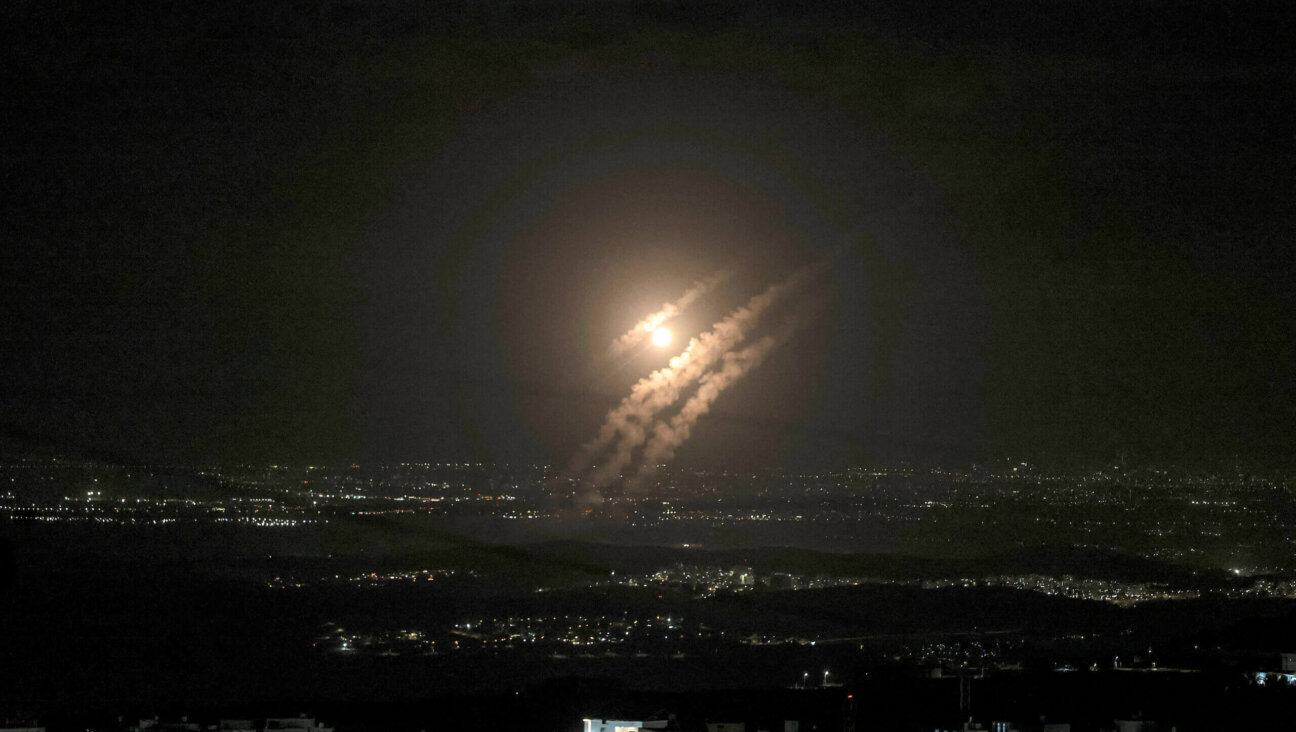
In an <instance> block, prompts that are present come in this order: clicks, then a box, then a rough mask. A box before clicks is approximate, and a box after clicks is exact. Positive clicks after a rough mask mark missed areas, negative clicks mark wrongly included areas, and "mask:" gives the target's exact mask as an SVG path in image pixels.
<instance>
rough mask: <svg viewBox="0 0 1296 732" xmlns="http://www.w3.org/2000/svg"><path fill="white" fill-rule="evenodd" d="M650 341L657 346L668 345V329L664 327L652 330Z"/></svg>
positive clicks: (669, 339)
mask: <svg viewBox="0 0 1296 732" xmlns="http://www.w3.org/2000/svg"><path fill="white" fill-rule="evenodd" d="M652 342H653V345H654V346H657V347H658V348H665V347H666V346H669V345H670V342H671V332H670V330H668V329H666V328H658V329H657V330H654V331H653V334H652Z"/></svg>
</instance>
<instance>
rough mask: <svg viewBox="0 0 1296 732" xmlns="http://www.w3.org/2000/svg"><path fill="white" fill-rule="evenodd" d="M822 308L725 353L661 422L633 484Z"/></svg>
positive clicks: (668, 455) (667, 457)
mask: <svg viewBox="0 0 1296 732" xmlns="http://www.w3.org/2000/svg"><path fill="white" fill-rule="evenodd" d="M821 309H822V303H819V304H817V305H816V306H815V307H813V308H812V309H810V310H807V312H804V313H802V314H801V315H800V316H799V317H789V318H787V320H785V321H784V323H783V325H782V326H781V327H780V328H779V329H778V330H777V331H776V332H774V333H772V334H770V335H767V336H764V337H762V338H760V339H758V340H756V341H755V342H753V343H752V344H751V345H748V346H746V347H744V348H743V349H742V350H739V351H730V352H729V353H726V354H724V357H723V358H722V359H721V362H720V367H719V368H718V369H716V370H714V371H711V372H708V373H707V374H705V375H703V376H702V378H701V379H700V380H699V382H698V389H697V391H696V392H695V393H694V394H693V396H691V397H689V399H688V400H687V401H685V402H684V405H683V406H682V407H680V411H679V412H678V413H676V414H675V416H674V417H671V418H670V419H669V420H661V421H659V422H657V425H656V427H654V428H653V430H652V434H651V436H650V437H649V438H648V441H647V444H646V445H645V446H644V449H643V459H642V461H641V464H640V468H639V472H638V474H636V475H635V477H634V478H632V479H631V480H630V485H631V486H632V487H634V486H638V485H639V484H640V483H642V481H643V479H644V478H645V477H647V476H648V475H650V474H651V473H652V472H653V471H654V470H656V468H657V466H658V465H659V464H661V463H665V462H668V461H670V460H671V459H672V458H674V457H675V451H676V450H677V449H679V447H680V446H681V445H683V444H684V442H685V441H687V440H688V438H689V436H690V435H691V434H692V432H693V426H694V425H695V424H697V421H698V419H699V418H701V417H702V415H704V414H706V413H707V412H709V411H710V410H711V405H712V404H714V403H715V400H716V399H718V398H719V397H720V393H721V392H723V391H724V390H725V389H727V388H729V387H730V386H732V385H733V384H734V382H736V381H738V380H739V379H741V378H742V377H744V376H746V375H747V374H749V373H751V372H752V370H754V369H755V368H756V367H757V366H760V365H761V362H762V361H764V360H765V357H766V356H768V355H769V354H770V352H771V351H773V350H774V349H775V348H776V347H778V346H780V345H782V344H783V343H784V342H786V341H787V340H788V339H790V338H791V337H792V336H793V335H795V334H796V332H797V331H798V330H800V328H801V325H802V324H804V323H805V322H807V320H809V319H810V318H811V317H812V315H813V314H817V313H818V312H819V311H820V310H821Z"/></svg>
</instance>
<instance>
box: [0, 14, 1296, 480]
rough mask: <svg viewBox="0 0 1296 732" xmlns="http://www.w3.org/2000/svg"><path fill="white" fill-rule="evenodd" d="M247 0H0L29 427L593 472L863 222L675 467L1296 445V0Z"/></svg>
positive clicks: (15, 379)
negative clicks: (609, 434)
mask: <svg viewBox="0 0 1296 732" xmlns="http://www.w3.org/2000/svg"><path fill="white" fill-rule="evenodd" d="M218 5H219V7H215V8H197V7H191V6H190V5H189V4H184V3H179V4H175V5H173V6H168V5H166V4H153V3H140V4H138V5H132V4H130V3H95V2H79V3H75V4H73V3H62V4H54V5H49V4H44V3H35V2H18V3H12V4H9V5H8V6H7V7H6V9H5V10H3V11H2V12H3V14H4V18H3V24H4V26H5V27H6V28H8V30H6V31H4V33H5V35H6V37H5V44H4V45H5V51H4V52H3V53H4V65H3V69H0V74H2V78H3V83H4V87H5V88H6V89H8V91H7V92H6V93H5V99H6V101H5V112H4V116H3V122H0V124H3V126H4V131H5V134H4V135H3V142H0V144H2V145H3V146H4V149H3V155H2V156H0V157H2V159H0V170H2V171H3V180H4V187H5V195H4V197H3V198H4V202H3V203H2V204H0V206H3V209H2V210H3V222H2V223H0V232H3V237H4V239H5V254H4V256H3V260H2V261H3V270H0V274H2V275H3V288H0V308H3V309H2V310H0V421H2V424H0V427H2V428H3V440H2V441H0V447H4V448H5V449H6V450H7V451H9V452H23V451H34V452H40V453H46V452H54V453H61V454H68V455H76V456H88V457H100V458H105V459H113V460H123V461H130V462H139V461H146V462H151V461H156V460H180V461H189V462H232V461H266V462H288V463H293V462H325V461H346V460H355V461H361V462H365V461H376V460H383V461H399V460H432V461H439V460H456V461H458V460H470V461H478V460H491V461H543V462H552V463H562V462H564V461H566V460H567V459H568V458H570V456H571V455H572V454H573V452H574V451H575V450H576V449H577V447H578V446H579V445H580V444H581V443H582V442H584V441H585V440H588V439H589V438H591V437H592V436H593V435H594V434H595V432H596V431H597V429H598V427H599V424H600V421H601V419H602V416H603V415H604V414H605V413H606V412H607V411H608V410H609V409H611V408H612V407H614V406H615V405H616V404H617V402H618V401H619V400H620V399H621V398H622V396H624V394H626V393H627V391H628V390H629V388H630V385H631V384H632V383H633V382H634V380H635V379H637V378H639V377H640V376H643V375H645V374H647V373H648V372H649V371H651V370H652V369H654V368H657V367H660V366H662V365H664V363H665V360H666V358H667V357H668V356H669V355H670V354H672V353H675V352H678V349H676V350H674V351H670V352H661V351H657V350H646V351H642V352H638V353H636V354H634V355H633V356H632V357H630V358H627V359H622V360H620V361H616V362H610V361H609V360H608V359H607V358H606V349H607V346H608V344H609V343H610V342H611V341H612V339H614V338H616V337H617V336H618V335H619V334H621V333H622V332H624V331H625V330H626V329H628V328H629V327H631V326H632V325H633V324H634V323H635V322H636V321H638V320H639V319H640V318H642V317H644V316H645V315H646V314H647V313H649V312H651V311H653V310H655V309H656V308H658V307H659V306H660V305H661V304H662V303H663V302H667V301H670V300H673V299H675V298H677V297H679V296H680V294H681V293H683V292H684V291H685V290H686V289H687V288H688V287H689V286H690V285H691V284H692V283H693V282H695V281H696V280H699V279H701V278H704V277H707V276H709V275H711V274H713V273H715V272H717V271H719V270H722V269H728V270H730V271H732V273H733V274H732V276H731V277H730V278H729V279H728V280H726V281H725V282H724V283H723V284H722V285H720V286H719V287H717V288H716V290H715V291H713V292H712V293H710V294H709V295H707V296H706V297H705V298H703V299H702V300H701V301H699V302H698V303H697V304H696V305H695V306H694V307H693V308H691V309H690V310H689V311H688V312H686V313H685V314H684V316H683V317H681V318H680V319H679V320H677V321H676V322H675V323H674V324H673V327H674V328H675V329H676V331H677V332H678V334H679V335H682V336H688V335H696V334H698V333H701V332H702V331H705V330H707V329H708V327H709V326H710V325H711V324H712V323H714V322H716V321H718V320H720V319H721V318H723V317H725V315H726V314H728V313H729V312H731V311H732V309H733V308H735V307H737V306H739V305H741V304H743V303H744V302H746V301H747V300H748V298H749V297H751V296H752V295H755V294H756V293H758V292H760V291H761V290H763V289H764V288H765V287H767V286H769V285H771V284H774V283H775V282H778V281H781V280H783V279H784V278H785V277H787V276H788V275H789V274H791V273H792V272H794V271H796V270H797V269H798V268H800V267H802V266H804V265H806V264H807V263H810V262H813V261H816V260H817V259H818V258H821V257H823V256H824V255H825V254H826V253H827V252H829V251H831V250H833V249H834V248H836V247H841V246H845V247H847V249H846V252H845V253H844V254H842V255H840V256H839V257H838V258H837V259H836V260H835V261H834V263H833V265H832V267H831V269H830V271H829V273H828V274H827V275H826V276H824V277H822V278H821V279H820V280H818V281H816V283H815V284H814V285H813V287H812V288H811V289H812V290H813V293H812V294H813V295H814V296H815V297H816V298H822V299H823V300H824V301H825V302H826V306H825V307H824V308H823V309H822V310H820V311H819V312H818V314H817V315H816V317H815V318H814V319H813V322H809V323H807V324H805V325H804V327H802V328H801V329H800V330H799V331H798V332H797V333H796V334H795V336H793V337H792V338H791V339H790V340H788V341H787V342H786V343H783V344H782V345H780V346H779V347H778V348H777V349H776V350H775V351H774V352H773V353H772V354H771V355H770V356H769V358H768V360H766V361H765V362H764V363H763V364H762V365H761V366H760V367H759V368H758V369H756V370H754V371H753V372H752V373H751V374H750V375H749V376H748V377H747V378H745V379H743V380H742V381H740V382H738V383H737V384H735V385H734V386H733V387H731V388H730V389H728V390H727V391H725V392H724V394H723V395H722V396H721V397H720V398H719V399H718V400H717V401H716V403H715V405H714V409H713V410H712V412H711V413H710V414H709V415H708V416H707V417H704V418H703V420H702V421H701V422H700V423H699V426H698V427H697V429H696V430H695V431H694V435H693V439H692V440H691V441H690V442H688V443H687V445H686V446H685V447H684V449H682V450H681V451H680V453H679V457H678V460H679V462H680V463H682V464H695V465H704V466H712V467H724V466H738V467H744V468H746V467H754V466H759V467H769V468H777V467H786V468H790V469H802V468H807V467H839V466H842V465H851V464H862V463H870V462H892V461H896V460H910V461H917V462H937V463H944V464H964V463H967V462H970V461H977V460H999V459H1004V458H1007V457H1010V456H1011V457H1014V458H1020V459H1028V460H1038V461H1044V462H1051V463H1053V464H1059V465H1073V464H1084V465H1088V464H1100V463H1101V462H1103V461H1112V460H1126V461H1128V462H1131V463H1136V462H1167V463H1190V464H1204V465H1232V464H1235V463H1243V464H1247V465H1255V466H1288V465H1291V463H1292V458H1293V452H1292V447H1291V446H1292V445H1293V444H1296V394H1293V379H1294V377H1293V374H1296V342H1294V338H1296V332H1294V331H1296V294H1293V293H1296V254H1294V253H1293V251H1292V244H1293V242H1296V236H1294V235H1296V206H1294V205H1293V202H1294V201H1296V133H1294V132H1293V130H1296V127H1293V124H1292V120H1294V119H1296V101H1293V100H1296V94H1293V90H1296V76H1294V75H1293V71H1292V69H1294V68H1296V63H1293V62H1294V61H1296V59H1294V58H1293V53H1292V52H1291V51H1290V50H1289V49H1288V43H1287V41H1288V40H1289V39H1290V38H1291V37H1296V33H1293V32H1292V31H1293V30H1294V29H1293V28H1292V25H1291V23H1290V22H1289V21H1288V19H1287V17H1286V15H1285V14H1284V13H1283V12H1282V10H1281V8H1282V5H1281V4H1278V3H1275V4H1272V5H1267V4H1257V3H1229V2H1224V3H1215V4H1207V3H1188V2H1183V3H1173V2H1164V3H1163V2H1138V3H1127V2H1107V3H1101V2H1100V3H1070V2H1015V1H1014V0H1006V1H1004V2H985V3H964V2H957V3H955V2H917V3H912V2H899V1H897V2H881V3H872V4H868V6H867V7H866V8H863V9H858V8H854V5H855V4H853V3H852V4H842V5H841V6H840V7H839V6H838V5H837V4H833V3H822V4H817V5H816V4H814V3H811V4H808V5H806V4H798V7H797V10H796V11H795V12H794V11H793V10H792V9H791V8H784V7H783V6H782V5H780V4H779V3H754V4H748V3H738V2H734V3H727V2H711V3H700V4H696V5H694V4H689V3H668V2H660V3H658V2H643V3H632V4H608V5H592V4H575V5H570V6H565V7H553V6H550V5H548V4H545V5H532V4H528V3H517V4H510V3H503V2H499V3H494V2H489V0H483V2H480V3H465V4H460V5H455V4H438V3H433V4H427V5H424V4H419V3H415V2H413V1H412V0H405V1H395V0H393V1H391V2H376V3H350V2H316V3H311V2H296V3H288V2H270V3H240V2H230V3H219V4H218ZM808 296H809V295H808V294H803V295H802V296H799V297H800V299H805V298H806V297H808ZM793 300H797V298H793ZM796 304H797V303H796V302H790V303H788V304H787V306H788V307H794V306H795V305H796ZM775 322H776V321H775V320H773V319H771V320H770V321H769V324H770V325H773V324H774V323H775ZM761 332H764V331H761Z"/></svg>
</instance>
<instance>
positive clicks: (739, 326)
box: [566, 256, 835, 487]
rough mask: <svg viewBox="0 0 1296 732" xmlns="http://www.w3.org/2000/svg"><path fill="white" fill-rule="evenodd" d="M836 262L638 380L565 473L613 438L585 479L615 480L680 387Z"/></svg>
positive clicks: (797, 279)
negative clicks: (605, 456) (770, 310)
mask: <svg viewBox="0 0 1296 732" xmlns="http://www.w3.org/2000/svg"><path fill="white" fill-rule="evenodd" d="M834 258H835V257H834V256H830V257H826V258H824V259H821V260H819V261H817V262H815V263H813V264H810V265H807V266H805V267H802V268H801V269H799V270H797V271H796V272H793V273H792V274H791V275H790V276H789V277H788V278H787V279H785V280H783V281H782V282H779V283H777V284H774V285H771V286H770V287H768V288H766V290H765V291H764V292H761V293H760V294H758V295H755V296H754V297H752V298H751V299H750V300H748V301H747V304H746V305H744V306H742V307H739V308H738V309H737V310H735V311H733V312H732V313H730V314H729V315H728V316H727V317H726V318H725V319H724V320H721V321H720V322H718V323H716V324H715V325H713V326H712V329H711V331H710V332H708V333H704V334H702V335H701V336H698V337H697V338H694V339H693V340H691V341H689V344H688V347H687V348H685V349H684V352H683V353H681V354H680V355H678V356H675V357H674V358H672V359H671V360H670V363H669V365H668V366H667V368H664V369H659V370H657V371H654V372H652V373H651V374H649V375H648V376H645V377H644V378H642V379H640V380H639V381H638V383H636V384H635V385H634V386H633V387H632V388H631V390H630V395H629V396H627V397H626V398H625V399H623V400H621V403H620V404H619V405H618V406H617V407H616V408H615V409H613V410H612V411H611V412H608V415H607V417H606V418H605V419H604V421H603V426H602V427H601V428H600V429H599V434H598V436H597V437H596V438H594V439H593V440H591V441H590V442H587V443H586V444H585V445H583V446H582V447H581V449H580V450H579V451H578V452H577V454H576V456H575V457H574V458H573V459H572V462H571V464H570V466H569V468H568V470H567V471H566V474H567V475H577V474H579V473H580V472H581V471H583V470H584V469H585V468H586V467H587V466H589V465H590V463H591V461H592V460H593V458H594V457H595V456H597V455H598V454H600V453H601V452H603V451H604V450H605V449H607V448H608V446H609V445H611V444H612V443H613V441H614V440H615V441H616V446H615V448H614V449H613V451H612V453H611V455H610V456H608V459H607V460H604V461H602V462H601V463H600V464H599V465H598V467H597V468H596V469H595V470H594V471H593V472H592V473H591V474H590V475H589V476H588V478H587V479H586V480H587V482H588V483H590V484H592V485H593V486H594V487H598V486H601V485H603V484H605V483H606V482H608V481H609V480H611V479H613V478H615V477H616V476H617V474H619V473H620V472H621V470H622V469H623V468H624V467H625V466H626V465H628V464H630V461H631V459H632V458H633V452H634V449H635V448H636V447H638V446H639V445H642V444H643V443H644V441H645V440H646V439H647V438H648V430H649V428H650V426H651V425H652V422H653V420H654V418H655V417H656V415H657V413H658V412H660V411H661V410H663V409H665V408H667V407H669V406H670V405H672V404H674V403H675V402H676V401H677V400H678V399H679V397H680V392H681V391H682V390H683V389H684V388H686V387H687V386H689V385H690V384H692V383H693V382H694V381H697V380H698V379H699V378H701V377H702V375H703V374H704V373H706V371H707V369H709V368H710V367H711V366H712V365H713V364H715V362H716V361H718V360H719V359H721V358H722V357H723V356H724V355H725V354H726V353H727V352H729V351H730V350H731V349H733V348H734V347H735V346H736V345H738V344H739V343H741V342H742V340H743V339H744V338H745V337H746V336H747V333H748V332H749V331H750V330H751V329H752V327H753V326H755V325H756V323H757V322H758V321H759V319H760V317H761V315H762V314H763V313H764V312H765V311H766V310H767V309H768V308H769V307H770V306H772V305H774V304H775V303H777V302H779V301H780V300H782V299H784V298H786V297H787V296H789V295H791V294H792V293H794V292H796V291H797V290H798V289H800V288H801V287H804V286H805V285H806V284H807V283H808V282H810V281H811V280H813V279H814V278H815V277H817V276H818V275H820V274H821V273H823V272H824V271H825V270H827V268H828V266H829V265H830V264H831V263H832V261H833V259H834ZM618 437H619V438H620V439H618Z"/></svg>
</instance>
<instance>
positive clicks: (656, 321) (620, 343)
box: [608, 269, 732, 356]
mask: <svg viewBox="0 0 1296 732" xmlns="http://www.w3.org/2000/svg"><path fill="white" fill-rule="evenodd" d="M731 274H732V273H731V272H730V271H729V270H727V269H722V270H720V271H719V272H716V273H715V274H713V275H711V276H710V277H707V278H706V279H701V280H698V281H697V282H694V283H693V286H692V287H690V288H689V289H688V290H687V291H686V292H685V293H684V294H683V295H680V297H679V299H678V300H676V301H675V302H668V303H662V308H661V310H658V311H657V312H655V313H653V314H652V315H649V316H648V317H646V318H644V319H643V320H641V321H639V323H638V324H637V325H635V327H633V328H631V329H630V330H628V331H626V332H625V334H624V335H622V336H621V337H620V338H617V339H616V340H615V341H612V346H611V347H610V348H609V349H608V352H609V355H611V356H620V355H622V354H624V353H625V352H626V351H629V350H630V349H632V348H634V347H635V346H639V345H642V344H643V342H644V341H646V340H647V339H648V338H649V337H650V336H651V335H652V332H653V331H655V330H657V328H658V327H660V326H661V324H662V323H665V322H666V321H668V320H670V319H671V318H674V317H675V316H676V315H679V314H680V313H682V312H684V311H685V310H687V309H688V307H689V306H690V305H692V304H693V303H695V302H697V301H698V300H699V299H700V298H701V297H703V296H704V295H706V294H707V293H708V292H710V291H711V290H712V288H714V287H715V286H716V285H718V284H720V283H721V282H724V281H725V280H727V279H729V276H730V275H731Z"/></svg>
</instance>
